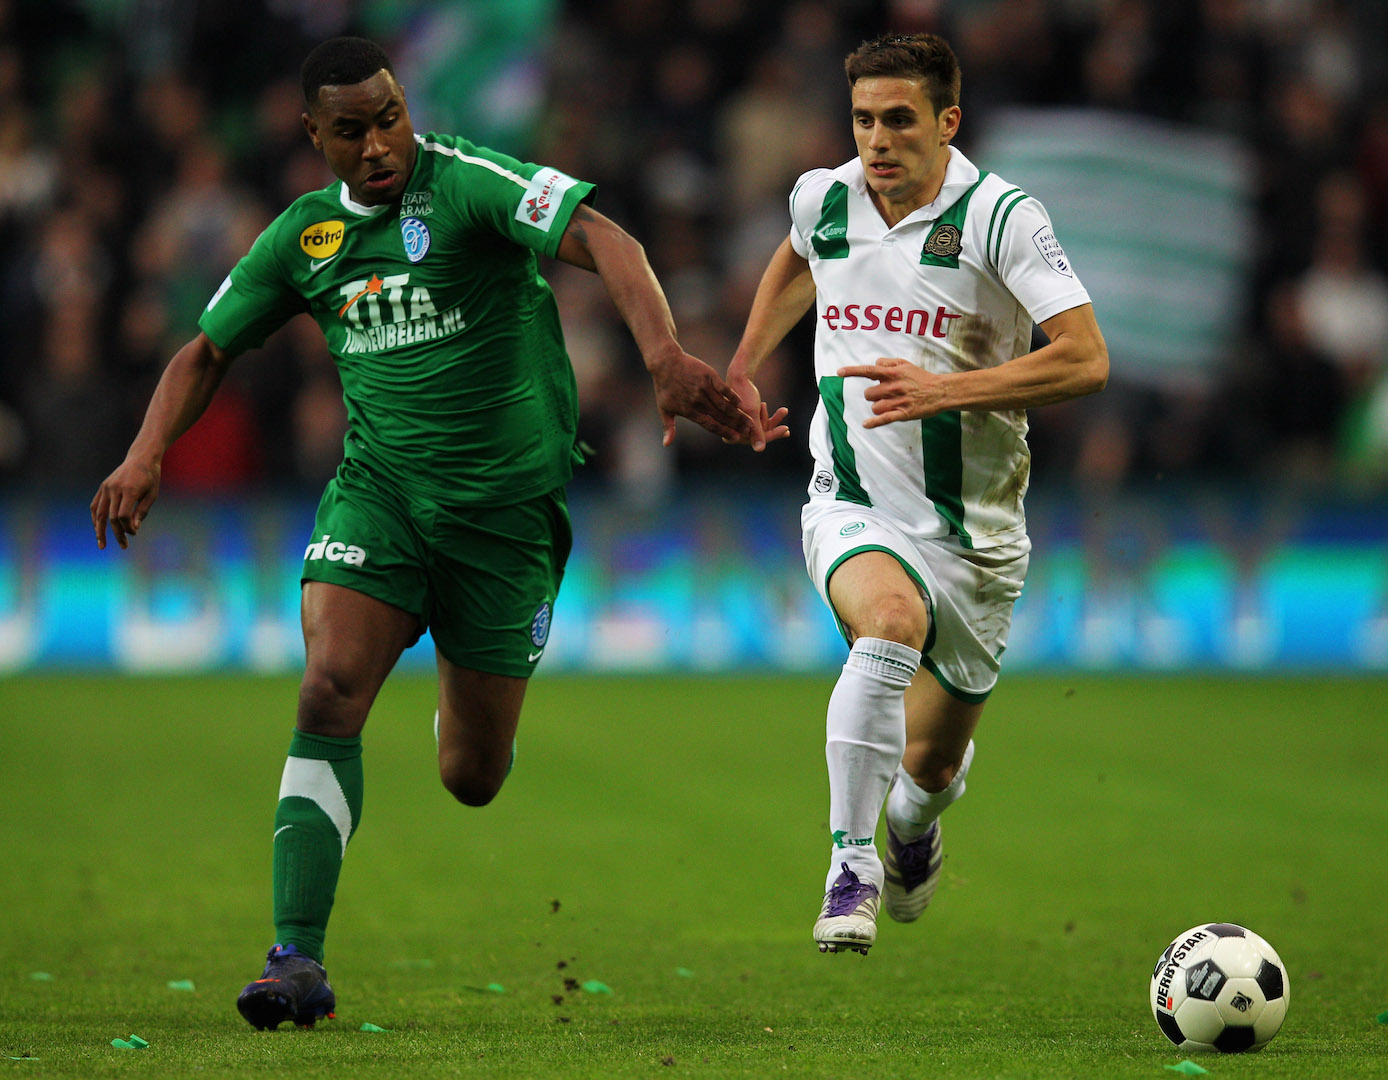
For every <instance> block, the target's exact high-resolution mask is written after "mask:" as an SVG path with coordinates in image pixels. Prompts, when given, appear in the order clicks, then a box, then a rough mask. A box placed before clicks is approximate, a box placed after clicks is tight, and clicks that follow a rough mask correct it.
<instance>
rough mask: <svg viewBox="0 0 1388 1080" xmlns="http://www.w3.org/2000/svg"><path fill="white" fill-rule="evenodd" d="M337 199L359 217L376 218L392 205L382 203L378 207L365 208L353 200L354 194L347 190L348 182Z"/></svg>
mask: <svg viewBox="0 0 1388 1080" xmlns="http://www.w3.org/2000/svg"><path fill="white" fill-rule="evenodd" d="M337 197H338V200H339V201H340V202H341V203H342V205H343V206H345V207H346V208H347V209H348V210H350V211H351V212H352V213H354V214H356V215H357V216H358V217H375V216H376V215H377V214H379V213H380V212H381V211H382V210H385V209H386V208H387V207H388V206H390V205H391V204H390V203H381V204H379V205H377V206H365V205H363V204H362V203H359V202H357V200H356V199H354V198H352V193H351V192H350V191H348V190H347V182H346V181H343V182H342V185H341V187H340V188H339V190H338V194H337Z"/></svg>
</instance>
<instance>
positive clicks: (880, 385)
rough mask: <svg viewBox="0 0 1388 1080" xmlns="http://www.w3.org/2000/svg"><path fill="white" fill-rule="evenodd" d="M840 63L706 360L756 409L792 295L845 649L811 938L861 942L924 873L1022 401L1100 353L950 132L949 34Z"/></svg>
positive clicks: (1056, 256) (1016, 562) (955, 89)
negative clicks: (842, 130)
mask: <svg viewBox="0 0 1388 1080" xmlns="http://www.w3.org/2000/svg"><path fill="white" fill-rule="evenodd" d="M845 70H846V72H847V75H848V81H849V84H850V86H851V88H852V123H853V134H854V140H855V141H856V143H857V149H858V156H857V158H856V159H854V160H851V161H849V162H847V163H845V164H843V165H840V166H839V167H838V168H836V169H814V170H811V171H810V172H808V173H806V174H805V175H804V176H802V177H801V178H800V180H799V181H798V183H797V184H796V185H795V189H794V190H793V191H792V193H791V196H790V212H791V219H792V228H791V231H790V235H789V236H788V237H787V238H786V240H785V241H783V242H782V244H781V246H780V247H779V248H778V249H777V251H776V253H775V254H774V255H773V256H772V258H771V262H770V265H769V266H768V267H767V269H766V272H765V274H764V275H763V277H762V280H761V284H760V286H759V287H758V289H757V294H756V298H755V300H754V301H753V304H752V310H751V313H750V314H749V316H748V319H747V327H746V330H745V331H744V334H743V337H742V341H741V343H740V344H739V346H738V349H737V352H736V354H735V355H734V357H733V360H732V363H731V364H730V366H729V368H728V382H729V384H730V385H731V386H732V387H733V388H734V389H735V390H737V391H738V393H739V395H740V397H741V401H742V407H743V410H744V411H745V412H746V413H747V414H748V415H749V416H754V417H756V416H764V415H765V413H764V412H763V408H762V401H761V397H760V394H759V393H758V391H757V389H756V386H755V385H754V383H753V381H752V380H753V378H754V377H755V375H756V372H757V369H758V367H759V366H760V365H761V363H762V361H763V360H764V359H765V358H766V357H767V356H768V355H769V354H770V353H771V352H772V350H773V349H775V348H776V346H777V345H778V344H779V343H780V342H781V340H782V338H784V337H785V335H786V334H787V332H789V330H790V329H791V328H792V327H793V326H794V325H795V324H796V323H797V322H798V321H799V320H800V318H801V317H802V316H803V315H804V314H805V312H806V311H807V310H809V308H810V306H811V304H814V305H816V315H817V318H818V325H817V328H816V332H815V378H816V380H817V382H818V386H819V392H820V400H819V405H818V408H817V409H816V411H815V416H814V420H813V423H812V426H811V431H810V448H811V450H812V452H813V454H814V459H815V466H814V473H813V476H812V477H811V480H810V485H809V501H808V503H807V504H806V506H805V508H804V511H803V514H802V525H803V529H804V548H805V561H806V565H807V567H808V569H809V572H810V576H811V578H812V579H813V580H814V583H815V586H816V587H817V588H818V589H819V590H820V593H821V595H822V596H823V597H824V599H825V602H826V603H828V605H829V607H830V609H831V610H832V611H833V613H834V617H835V619H836V620H837V621H838V624H839V626H840V628H841V629H842V631H843V634H844V637H845V639H846V640H847V641H848V643H849V645H850V647H851V648H850V652H849V655H848V660H847V662H846V663H845V664H844V667H843V672H842V674H841V675H840V676H839V679H838V682H837V684H836V685H835V687H834V690H833V693H832V694H831V695H830V698H829V706H828V719H827V723H826V733H827V740H826V750H825V757H826V759H827V761H828V766H829V830H830V834H831V843H832V847H831V851H830V863H829V872H828V876H827V879H826V882H825V888H826V893H825V896H824V902H823V906H822V908H821V910H820V915H819V918H818V920H817V921H816V922H815V926H814V940H815V941H816V943H817V944H818V945H819V949H820V951H821V952H838V951H841V950H853V951H857V952H862V953H866V952H867V950H868V948H869V947H870V946H871V945H872V944H873V942H874V941H875V940H876V936H877V926H876V918H877V909H878V902H879V898H880V899H881V900H883V901H885V905H886V908H887V912H888V914H889V915H891V916H892V917H893V918H894V919H896V920H898V921H901V922H910V921H911V920H913V919H916V918H918V917H919V916H920V914H921V912H922V911H923V910H924V909H925V906H926V905H927V904H928V903H929V901H930V898H931V895H932V894H933V893H934V891H935V885H936V883H937V881H938V879H939V876H940V866H941V848H940V826H939V817H940V814H941V812H942V811H943V810H944V809H945V808H946V807H947V806H949V805H950V804H951V803H952V802H954V801H955V800H956V799H958V798H959V796H960V795H962V794H963V792H964V780H965V776H966V775H967V773H968V771H969V765H970V763H971V762H972V760H973V741H972V737H973V733H974V729H975V728H976V726H977V724H978V721H979V717H980V715H981V714H982V712H983V704H984V701H985V699H986V698H987V697H988V694H989V692H990V691H991V690H992V688H993V685H994V683H995V682H996V681H997V673H998V667H999V658H1000V656H1001V654H1002V651H1003V649H1004V647H1005V646H1006V644H1007V632H1008V627H1009V625H1010V624H1011V619H1012V605H1013V603H1014V601H1015V600H1016V599H1017V597H1018V595H1020V593H1021V589H1022V581H1023V579H1024V577H1025V575H1026V569H1027V559H1028V552H1029V550H1030V542H1029V541H1028V539H1027V534H1026V521H1025V518H1024V516H1023V512H1022V498H1023V495H1024V494H1025V492H1026V488H1027V479H1028V474H1029V471H1030V455H1029V453H1028V451H1027V446H1026V438H1025V436H1026V430H1027V421H1026V413H1025V411H1024V410H1026V409H1028V408H1031V407H1032V406H1037V405H1046V404H1049V403H1051V402H1057V401H1064V400H1067V399H1069V398H1074V397H1079V396H1081V395H1084V394H1091V393H1094V392H1095V391H1098V390H1101V389H1102V388H1103V386H1104V384H1105V382H1106V381H1107V378H1108V352H1107V350H1106V348H1105V346H1104V340H1103V337H1102V335H1101V334H1100V332H1099V327H1098V324H1097V323H1096V321H1095V318H1094V309H1093V307H1092V305H1091V304H1090V302H1089V295H1088V294H1087V293H1086V292H1085V290H1084V287H1083V286H1082V285H1081V284H1080V282H1079V279H1078V278H1077V277H1076V276H1075V272H1074V269H1073V268H1072V267H1071V265H1070V263H1069V260H1068V259H1067V258H1066V256H1065V253H1064V251H1063V250H1062V248H1061V247H1060V244H1059V243H1058V242H1057V241H1056V238H1055V234H1054V232H1053V231H1052V228H1051V223H1050V219H1049V218H1048V217H1047V215H1046V211H1045V210H1044V209H1043V208H1042V206H1041V204H1040V203H1038V202H1037V201H1036V200H1035V199H1034V198H1032V197H1031V196H1030V195H1028V194H1027V193H1026V192H1024V191H1022V190H1021V189H1020V188H1018V187H1016V186H1014V185H1013V184H1010V183H1008V182H1007V181H1006V180H1003V179H1001V178H1000V177H998V176H995V175H992V174H990V173H988V172H985V171H983V170H981V169H979V168H978V167H977V166H976V165H974V164H973V163H972V162H971V161H969V160H968V158H966V157H965V156H964V155H963V154H961V153H960V152H959V151H958V150H956V149H954V147H952V146H950V140H951V139H953V138H954V136H955V134H956V132H958V130H959V119H960V111H959V85H960V77H959V65H958V62H957V61H956V59H955V57H954V53H953V52H952V50H951V49H950V47H949V45H948V44H947V43H946V42H945V41H944V40H943V39H942V38H940V37H937V36H936V35H933V34H918V35H910V36H888V37H884V38H879V39H878V40H876V41H872V42H867V43H865V44H863V45H862V46H861V47H860V48H859V49H857V50H856V51H854V52H853V53H851V54H850V55H849V56H848V58H847V59H846V61H845ZM1033 322H1035V323H1037V324H1039V325H1040V327H1041V329H1042V331H1043V332H1044V333H1045V335H1046V337H1047V338H1048V339H1049V344H1047V345H1045V346H1044V347H1042V348H1039V349H1036V350H1034V351H1032V350H1031V349H1030V342H1031V331H1032V324H1033ZM884 803H885V806H886V819H887V830H886V840H887V843H886V848H885V851H883V852H882V854H881V855H880V856H879V853H878V849H877V846H876V844H875V843H874V835H875V833H876V830H877V822H878V818H879V817H880V816H881V813H882V809H883V805H884Z"/></svg>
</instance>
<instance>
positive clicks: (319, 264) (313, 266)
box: [308, 252, 340, 274]
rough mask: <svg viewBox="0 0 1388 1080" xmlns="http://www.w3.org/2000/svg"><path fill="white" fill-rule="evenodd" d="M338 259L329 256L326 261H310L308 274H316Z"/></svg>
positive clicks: (335, 256)
mask: <svg viewBox="0 0 1388 1080" xmlns="http://www.w3.org/2000/svg"><path fill="white" fill-rule="evenodd" d="M339 254H340V252H339ZM336 258H337V255H329V256H328V257H327V258H326V259H310V260H309V264H308V272H309V273H310V274H316V273H318V271H319V270H322V269H323V267H325V266H327V265H328V263H330V262H332V261H333V260H334V259H336Z"/></svg>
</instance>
